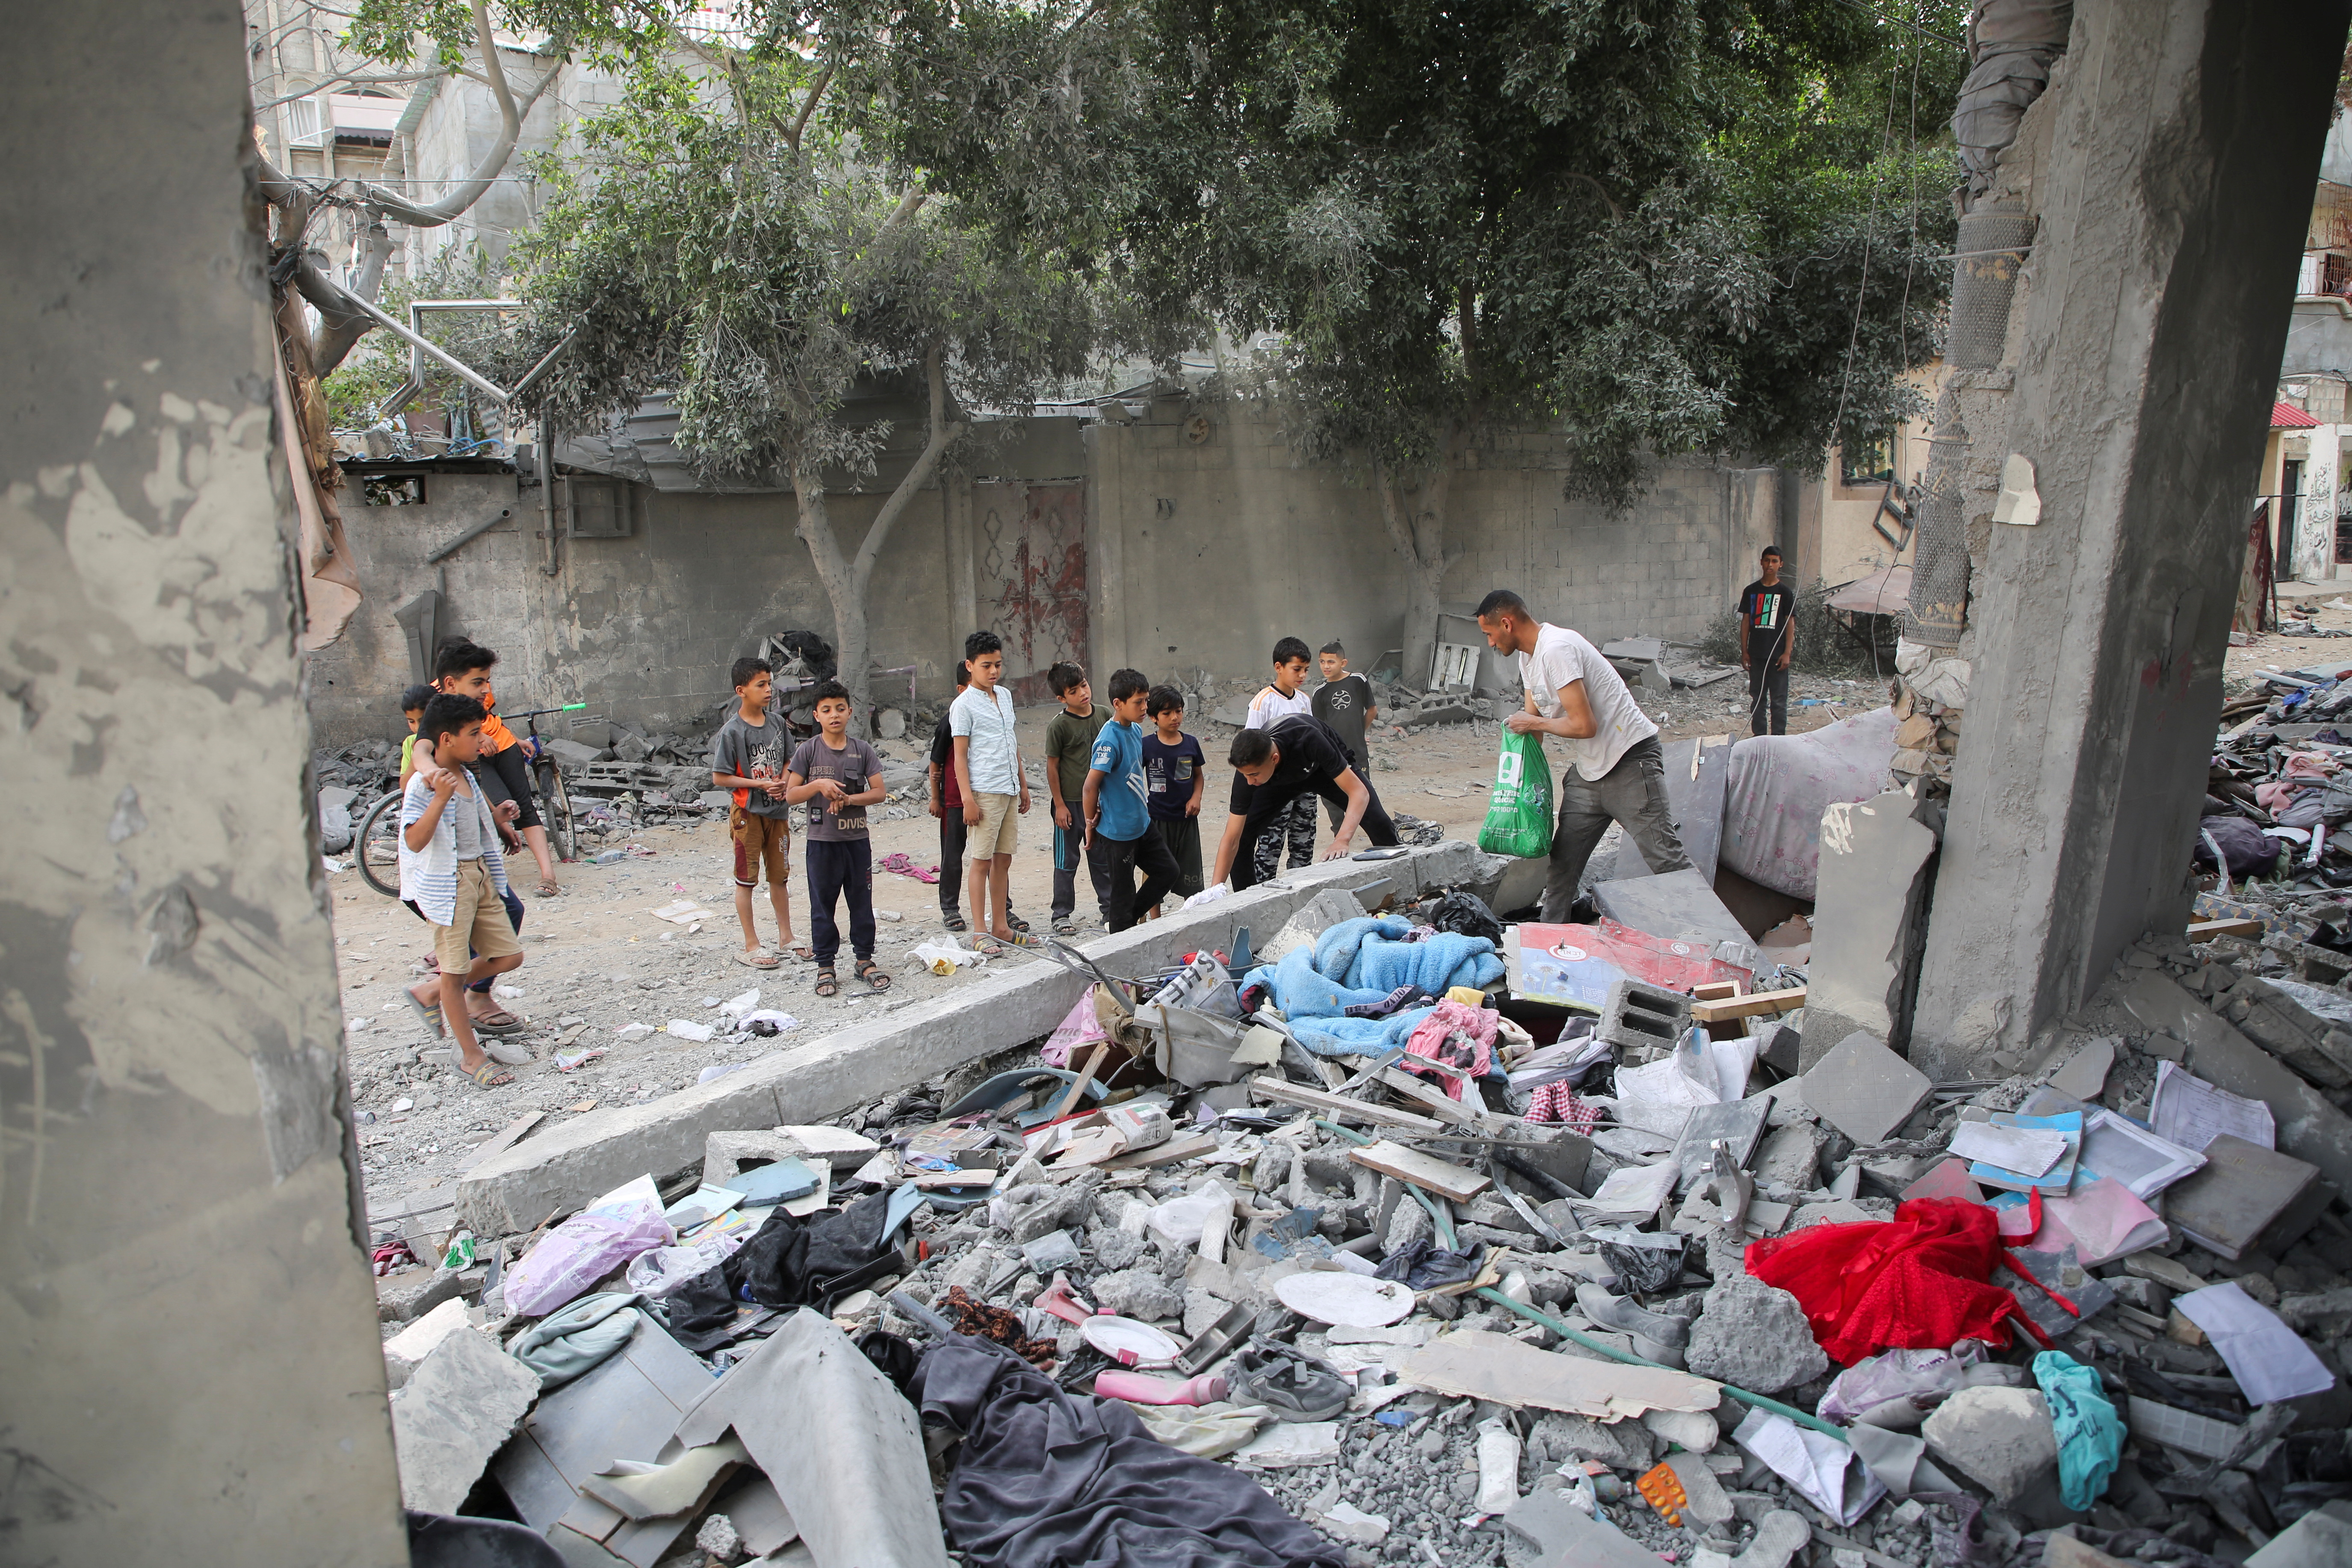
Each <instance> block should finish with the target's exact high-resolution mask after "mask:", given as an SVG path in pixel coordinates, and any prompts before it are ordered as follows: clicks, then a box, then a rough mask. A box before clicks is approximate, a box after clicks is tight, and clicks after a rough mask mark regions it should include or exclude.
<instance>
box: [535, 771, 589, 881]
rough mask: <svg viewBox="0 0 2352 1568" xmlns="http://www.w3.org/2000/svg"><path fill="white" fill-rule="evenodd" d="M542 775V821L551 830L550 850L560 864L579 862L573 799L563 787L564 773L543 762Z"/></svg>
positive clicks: (540, 807)
mask: <svg viewBox="0 0 2352 1568" xmlns="http://www.w3.org/2000/svg"><path fill="white" fill-rule="evenodd" d="M535 771H536V772H537V773H538V774H539V780H538V783H539V820H540V821H541V824H543V825H544V826H546V828H547V846H548V847H549V848H550V849H551V850H553V851H554V852H555V858H557V859H558V860H575V859H577V858H579V851H580V846H579V844H578V842H577V839H576V837H575V835H574V832H573V829H572V795H571V794H570V792H568V791H567V790H565V789H564V787H563V770H562V768H559V767H557V766H556V765H555V764H554V763H552V762H550V761H548V760H546V759H545V758H541V760H540V762H539V763H537V764H536V765H535Z"/></svg>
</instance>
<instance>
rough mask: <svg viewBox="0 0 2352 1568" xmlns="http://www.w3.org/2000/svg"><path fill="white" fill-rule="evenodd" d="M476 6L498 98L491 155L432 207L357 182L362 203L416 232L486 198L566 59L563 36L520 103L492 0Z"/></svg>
mask: <svg viewBox="0 0 2352 1568" xmlns="http://www.w3.org/2000/svg"><path fill="white" fill-rule="evenodd" d="M473 8H474V31H475V36H476V37H477V38H478V42H479V47H480V48H481V51H482V69H483V73H484V76H485V78H486V79H487V80H488V83H489V88H490V93H491V96H492V97H494V98H496V99H497V100H498V104H499V133H498V136H497V137H496V138H495V139H494V140H493V141H492V142H490V146H489V151H488V152H487V153H483V154H482V160H481V162H480V163H478V164H476V165H475V167H474V172H473V173H472V174H469V175H467V177H466V180H465V183H464V184H460V185H459V186H458V187H457V189H456V190H454V191H452V192H450V193H449V194H448V195H446V196H444V197H442V198H441V199H440V200H439V201H437V202H434V203H432V204H431V205H425V204H421V203H417V202H413V201H410V200H409V199H408V198H407V197H406V196H404V195H401V194H400V193H399V192H397V191H391V190H386V189H385V188H384V187H383V186H382V185H372V184H368V183H367V182H366V181H364V180H362V181H359V182H357V184H358V185H359V189H360V196H361V199H362V201H363V202H364V203H365V204H366V205H369V206H371V207H373V208H375V209H377V210H378V211H380V212H382V213H383V215H384V216H386V217H394V218H398V219H399V220H400V221H401V222H403V223H404V224H407V225H409V226H412V227H415V228H438V227H439V226H442V225H443V224H446V223H451V222H454V221H456V220H457V218H458V217H460V216H463V215H464V214H465V212H466V209H467V208H468V207H470V206H472V205H474V204H475V203H476V202H478V201H479V200H481V199H482V195H483V193H484V192H486V191H488V189H489V188H490V184H491V182H492V181H494V180H496V179H497V178H498V176H499V173H500V172H501V171H502V170H504V169H505V168H506V166H507V160H508V159H509V158H510V157H512V156H513V155H514V150H515V143H516V142H517V141H519V140H520V138H521V136H522V122H523V120H524V118H525V117H526V116H528V115H529V114H530V111H531V110H532V109H533V108H535V107H536V106H537V105H538V103H539V100H540V95H541V94H542V93H544V92H545V91H546V90H547V89H548V88H549V87H550V86H551V84H552V83H553V82H554V80H555V78H556V75H557V73H558V72H560V71H562V68H563V59H564V56H565V54H566V53H567V52H568V50H567V48H566V47H565V45H564V42H563V39H562V36H561V35H559V36H557V37H556V38H555V39H554V40H553V42H554V46H555V49H554V53H555V58H553V59H552V60H551V61H550V62H549V64H548V68H547V69H546V70H545V71H544V72H542V73H541V76H540V79H539V81H538V83H537V85H535V86H534V87H532V88H531V89H530V91H529V92H527V93H525V94H524V95H523V96H522V97H521V98H520V100H518V99H517V98H516V97H515V95H514V91H513V89H512V88H511V87H510V86H509V84H508V82H507V72H506V67H505V66H504V65H502V64H501V63H500V62H499V46H498V40H497V39H496V38H494V37H491V35H490V13H489V7H488V0H473Z"/></svg>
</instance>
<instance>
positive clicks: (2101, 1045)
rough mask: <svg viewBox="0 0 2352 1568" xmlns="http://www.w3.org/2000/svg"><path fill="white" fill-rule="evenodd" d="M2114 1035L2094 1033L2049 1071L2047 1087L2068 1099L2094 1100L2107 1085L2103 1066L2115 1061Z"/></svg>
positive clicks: (2107, 1066)
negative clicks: (2048, 1084) (2048, 1085)
mask: <svg viewBox="0 0 2352 1568" xmlns="http://www.w3.org/2000/svg"><path fill="white" fill-rule="evenodd" d="M2119 1043H2120V1042H2118V1041H2117V1040H2116V1038H2115V1037H2112V1036H2107V1035H2099V1036H2095V1037H2092V1038H2090V1039H2088V1040H2085V1041H2084V1043H2083V1046H2082V1048H2081V1049H2079V1050H2077V1051H2076V1052H2075V1053H2074V1055H2073V1056H2071V1057H2068V1058H2066V1060H2065V1061H2064V1062H2063V1064H2062V1065H2061V1066H2060V1067H2059V1068H2058V1070H2057V1071H2056V1072H2053V1073H2052V1074H2051V1075H2050V1087H2051V1088H2053V1089H2056V1090H2057V1091H2058V1092H2059V1093H2061V1094H2063V1095H2065V1096H2066V1097H2067V1098H2069V1099H2071V1100H2096V1099H2098V1098H2099V1095H2100V1093H2101V1092H2102V1091H2103V1090H2105V1088H2106V1087H2107V1069H2108V1068H2112V1067H2114V1066H2115V1065H2116V1045H2117V1044H2119Z"/></svg>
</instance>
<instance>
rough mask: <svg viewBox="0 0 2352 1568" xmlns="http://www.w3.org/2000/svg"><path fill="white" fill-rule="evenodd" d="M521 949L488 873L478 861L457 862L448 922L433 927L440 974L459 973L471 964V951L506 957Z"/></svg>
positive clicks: (503, 904)
mask: <svg viewBox="0 0 2352 1568" xmlns="http://www.w3.org/2000/svg"><path fill="white" fill-rule="evenodd" d="M521 951H522V943H520V942H517V941H515V929H514V921H510V920H509V919H507V906H506V904H505V902H504V901H503V900H500V899H499V890H498V889H496V888H495V887H492V886H491V885H490V874H489V872H488V871H487V870H485V869H484V868H483V866H482V863H481V862H480V861H479V860H460V861H458V862H457V904H456V905H455V906H454V907H453V908H452V909H451V910H450V916H449V923H448V924H447V925H445V926H435V927H434V928H433V956H434V957H436V958H437V959H439V960H440V961H441V973H444V974H457V975H462V974H464V973H466V972H467V970H469V969H471V968H472V967H473V966H474V954H476V953H478V954H480V955H481V956H482V957H484V958H507V957H510V956H511V955H513V954H515V953H518V952H521Z"/></svg>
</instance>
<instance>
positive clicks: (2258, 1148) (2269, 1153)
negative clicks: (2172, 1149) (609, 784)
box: [2164, 1132, 2325, 1260]
mask: <svg viewBox="0 0 2352 1568" xmlns="http://www.w3.org/2000/svg"><path fill="white" fill-rule="evenodd" d="M2318 1181H2319V1167H2318V1166H2316V1165H2314V1164H2312V1163H2310V1162H2309V1161H2306V1160H2298V1159H2296V1158H2295V1157H2294V1155H2292V1154H2282V1153H2279V1152H2277V1151H2276V1150H2273V1149H2265V1148H2263V1146H2262V1145H2260V1144H2259V1143H2249V1142H2246V1141H2245V1140H2244V1139H2242V1138H2232V1137H2231V1136H2230V1135H2229V1134H2228V1133H2226V1132H2225V1133H2223V1134H2222V1135H2221V1137H2219V1138H2216V1139H2214V1140H2213V1141H2212V1142H2210V1143H2208V1144H2207V1145H2205V1164H2204V1167H2203V1168H2202V1169H2201V1170H2199V1171H2197V1172H2195V1173H2192V1174H2190V1175H2188V1176H2184V1177H2182V1178H2181V1179H2180V1180H2179V1181H2178V1182H2176V1183H2174V1184H2172V1185H2171V1186H2169V1187H2168V1188H2166V1189H2165V1194H2164V1217H2165V1218H2166V1219H2167V1220H2168V1221H2170V1222H2171V1223H2172V1224H2174V1225H2177V1226H2179V1227H2180V1228H2181V1230H2182V1231H2184V1232H2186V1233H2187V1235H2188V1237H2189V1239H2190V1240H2191V1241H2194V1242H2195V1243H2197V1244H2198V1245H2199V1246H2200V1247H2204V1248H2205V1249H2206V1250H2207V1251H2209V1252H2213V1253H2217V1254H2219V1255H2220V1256H2221V1257H2223V1258H2230V1259H2232V1260H2235V1259H2236V1258H2238V1257H2240V1256H2241V1255H2242V1254H2243V1253H2244V1252H2246V1251H2247V1250H2248V1249H2249V1248H2251V1247H2253V1245H2254V1243H2255V1240H2256V1238H2257V1237H2261V1236H2262V1235H2263V1232H2264V1231H2266V1230H2268V1229H2269V1228H2270V1227H2271V1226H2272V1225H2273V1222H2275V1221H2276V1220H2277V1219H2278V1218H2279V1216H2280V1215H2283V1214H2284V1213H2286V1212H2287V1210H2288V1208H2289V1207H2290V1206H2291V1205H2297V1204H2299V1203H2304V1200H2305V1195H2306V1194H2310V1193H2311V1191H2312V1189H2313V1188H2314V1187H2315V1185H2316V1184H2318ZM2305 1206H2306V1207H2309V1208H2310V1209H2311V1210H2312V1211H2313V1213H2312V1215H2311V1218H2314V1219H2315V1218H2316V1217H2317V1210H2318V1209H2319V1208H2321V1207H2323V1206H2325V1199H2324V1197H2323V1200H2322V1202H2321V1203H2318V1204H2305ZM2305 1223H2309V1222H2308V1220H2306V1222H2305Z"/></svg>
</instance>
